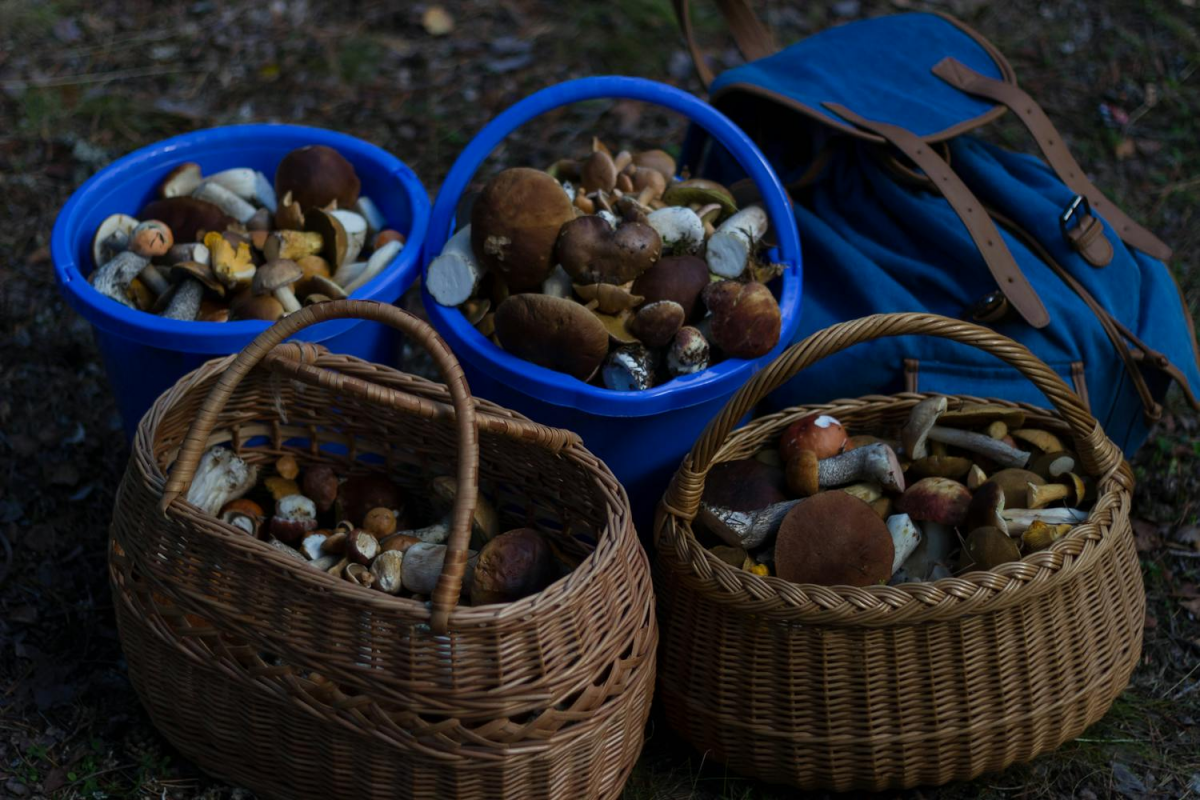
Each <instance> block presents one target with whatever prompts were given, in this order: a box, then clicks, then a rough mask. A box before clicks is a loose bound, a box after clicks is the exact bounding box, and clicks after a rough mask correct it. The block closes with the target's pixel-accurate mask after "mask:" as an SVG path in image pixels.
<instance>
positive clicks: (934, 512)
mask: <svg viewBox="0 0 1200 800" xmlns="http://www.w3.org/2000/svg"><path fill="white" fill-rule="evenodd" d="M851 452H858V451H857V450H853V451H851ZM970 505H971V491H970V489H968V488H967V487H966V486H963V485H962V484H961V483H959V482H958V481H952V480H950V479H949V478H922V479H921V480H919V481H917V482H916V483H914V484H913V485H912V486H909V487H908V488H907V489H905V490H904V495H903V496H902V497H901V498H900V502H899V503H898V504H897V507H898V508H899V510H900V511H902V512H904V513H905V514H908V515H909V516H910V517H912V518H913V519H915V520H918V521H920V520H927V521H929V522H936V523H938V524H940V525H951V526H955V525H962V524H963V523H964V522H966V519H967V509H968V508H969V507H970Z"/></svg>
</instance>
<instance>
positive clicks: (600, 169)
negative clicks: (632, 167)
mask: <svg viewBox="0 0 1200 800" xmlns="http://www.w3.org/2000/svg"><path fill="white" fill-rule="evenodd" d="M579 180H580V182H581V183H582V184H583V190H584V191H585V192H594V191H597V190H599V191H603V192H611V191H612V190H613V187H614V186H616V185H617V166H616V164H614V163H613V159H612V156H610V155H609V154H608V153H606V152H604V151H603V150H597V151H596V152H594V153H592V154H591V155H590V156H588V157H587V160H586V161H584V162H583V164H582V165H580V168H579Z"/></svg>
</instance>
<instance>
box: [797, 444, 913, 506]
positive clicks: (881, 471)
mask: <svg viewBox="0 0 1200 800" xmlns="http://www.w3.org/2000/svg"><path fill="white" fill-rule="evenodd" d="M787 479H788V488H790V489H791V490H792V491H793V492H795V493H796V494H799V495H801V496H804V497H807V496H810V495H814V494H816V493H817V492H818V491H820V489H821V488H823V487H827V486H844V485H846V484H848V483H855V482H857V481H871V482H874V483H877V484H879V485H880V486H882V487H883V488H885V489H887V490H888V491H892V492H903V491H905V488H904V486H905V484H904V471H903V470H902V469H901V468H900V462H899V460H898V459H897V458H896V453H895V452H894V451H893V450H892V448H890V447H888V446H887V445H886V444H873V445H867V446H866V447H858V448H855V449H854V450H850V451H849V452H845V453H841V454H839V455H836V456H830V457H829V458H823V459H818V458H817V457H816V453H814V452H813V451H811V450H801V451H799V452H798V453H797V454H796V455H795V457H793V458H792V459H791V460H790V461H788V462H787Z"/></svg>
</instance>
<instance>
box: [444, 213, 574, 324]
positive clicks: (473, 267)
mask: <svg viewBox="0 0 1200 800" xmlns="http://www.w3.org/2000/svg"><path fill="white" fill-rule="evenodd" d="M482 277H483V267H482V266H481V265H480V263H479V261H478V260H477V259H476V258H475V253H474V251H473V250H471V226H470V225H467V226H466V227H463V228H459V229H458V231H457V232H456V233H455V234H454V235H453V236H451V237H450V240H449V241H448V242H446V246H445V247H443V248H442V252H441V253H439V254H438V256H437V257H436V258H434V259H433V260H432V261H430V262H429V266H428V267H427V268H426V269H425V287H426V288H427V289H428V290H429V294H431V295H433V299H434V300H436V301H438V302H439V303H441V304H442V305H444V306H457V305H461V304H463V303H465V302H466V301H467V300H470V299H471V297H472V296H473V295H474V294H475V291H476V290H477V289H478V288H479V281H480V279H481V278H482ZM567 287H568V292H569V291H570V281H568V282H567ZM560 296H561V297H567V296H568V295H565V294H564V295H560Z"/></svg>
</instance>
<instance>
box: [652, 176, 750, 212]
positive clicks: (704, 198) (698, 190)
mask: <svg viewBox="0 0 1200 800" xmlns="http://www.w3.org/2000/svg"><path fill="white" fill-rule="evenodd" d="M662 202H663V203H664V204H666V205H668V206H705V205H708V204H709V203H717V204H718V205H720V206H721V208H722V210H723V211H724V212H725V213H726V214H736V213H737V210H738V209H737V203H736V202H735V201H734V199H733V195H732V194H730V192H729V190H728V189H726V188H725V187H724V186H722V185H721V184H719V183H717V182H716V181H710V180H706V179H704V178H692V179H690V180H686V181H680V182H679V183H675V184H672V185H670V186H668V187H667V190H666V191H665V192H663V196H662Z"/></svg>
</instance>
